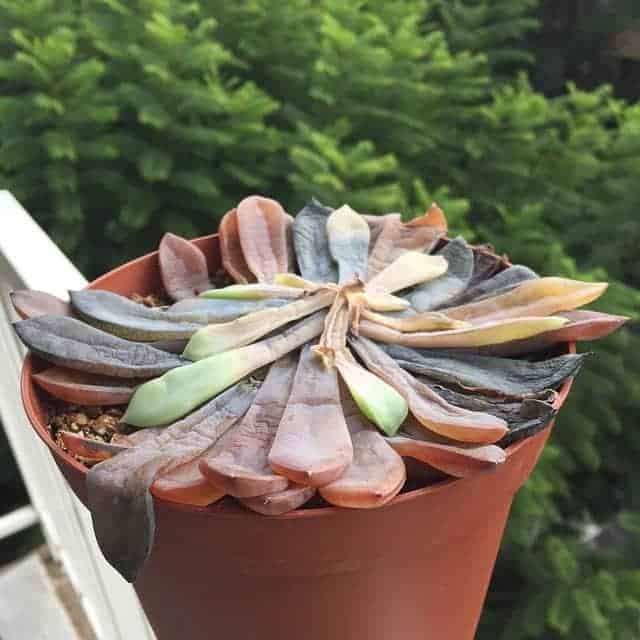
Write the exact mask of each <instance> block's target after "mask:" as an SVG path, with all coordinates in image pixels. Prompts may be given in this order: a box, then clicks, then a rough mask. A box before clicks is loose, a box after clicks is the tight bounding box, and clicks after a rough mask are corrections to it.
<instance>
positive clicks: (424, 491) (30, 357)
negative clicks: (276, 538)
mask: <svg viewBox="0 0 640 640" xmlns="http://www.w3.org/2000/svg"><path fill="white" fill-rule="evenodd" d="M217 235H218V234H210V235H207V236H201V237H198V238H194V239H193V240H192V241H193V242H195V241H206V240H210V239H213V238H216V237H217ZM157 253H158V252H157V251H152V252H150V253H147V254H144V255H142V256H139V257H138V258H134V259H133V260H130V261H129V262H125V263H124V264H122V265H120V266H118V267H116V268H115V269H112V270H111V271H108V272H107V273H105V274H103V275H101V276H99V277H98V278H96V279H95V280H93V281H91V282H89V283H88V284H87V287H86V288H87V289H100V288H101V287H100V285H101V283H102V281H103V280H104V279H106V278H107V277H112V276H113V275H114V274H117V273H118V272H120V271H124V270H126V269H130V268H132V267H134V265H136V264H137V263H139V262H143V261H144V260H148V259H149V258H150V257H151V256H153V255H155V254H157ZM565 344H566V353H571V354H573V353H576V343H575V342H568V343H565ZM33 368H34V354H32V353H31V352H30V351H29V352H28V353H27V355H26V357H25V359H24V362H23V365H22V371H21V373H20V395H21V399H22V406H23V408H24V411H25V414H26V415H27V418H28V419H29V422H30V424H31V426H32V428H33V430H34V431H35V432H36V434H37V435H38V437H39V438H40V439H41V440H42V441H43V442H44V443H45V444H46V445H47V447H48V448H49V450H50V451H51V453H52V454H53V455H54V457H56V458H58V460H59V461H61V462H62V463H64V465H65V466H68V467H71V468H72V469H74V470H75V471H77V472H79V473H80V474H81V475H82V476H83V477H86V475H87V472H88V468H87V467H85V466H84V465H83V464H81V463H80V462H78V461H77V460H76V459H75V458H74V457H73V456H71V455H70V454H69V453H67V452H65V451H63V450H62V449H61V448H60V447H58V446H57V445H56V443H55V442H54V441H53V440H52V438H51V436H50V434H49V432H48V429H47V425H46V424H44V423H43V422H40V421H39V420H38V419H37V417H36V415H35V413H34V411H33V404H32V403H31V402H26V401H25V400H26V398H29V397H30V396H31V395H32V394H33V393H37V391H36V386H35V383H34V382H33V380H32V373H33ZM572 385H573V378H569V379H568V380H567V381H566V382H564V383H563V384H562V386H561V387H560V389H559V390H558V392H557V397H556V399H555V401H554V402H553V407H554V408H555V409H556V410H560V408H561V407H562V405H563V404H564V402H565V400H566V399H567V396H568V395H569V391H570V390H571V386H572ZM554 419H555V418H552V419H551V420H550V421H549V423H548V424H547V425H546V426H545V427H544V429H541V430H540V431H539V432H537V433H536V434H533V435H531V436H528V437H526V438H523V439H522V440H519V441H518V442H514V443H513V444H510V445H509V446H508V447H507V448H506V449H505V453H506V456H507V460H506V461H505V462H504V463H502V464H507V463H508V460H509V458H511V456H512V455H513V454H514V453H516V452H517V451H519V450H520V449H521V448H522V447H524V446H526V445H527V443H529V441H530V440H531V439H532V438H534V437H535V436H536V435H537V434H538V433H543V432H544V431H546V430H548V429H550V428H551V427H552V426H553V422H554ZM491 471H492V469H485V470H482V471H479V472H478V474H481V473H491ZM475 475H476V474H474V476H475ZM461 480H464V478H448V479H446V480H441V481H439V482H436V483H434V484H431V485H428V486H426V487H421V488H419V489H413V490H411V491H407V492H406V493H401V494H398V495H397V496H396V497H395V498H393V499H392V500H390V501H389V502H388V503H387V504H385V505H383V506H382V507H378V509H385V508H390V507H393V506H394V505H397V504H401V503H404V502H409V501H412V500H416V499H418V498H419V497H421V496H425V495H428V494H431V493H435V492H438V491H443V490H445V489H446V488H448V487H449V486H450V485H452V484H454V483H456V482H460V481H461ZM153 501H154V503H156V502H158V503H161V504H162V505H163V507H165V508H171V509H176V510H178V511H186V512H191V513H200V514H202V515H209V516H214V515H215V516H216V517H219V516H232V517H260V518H269V519H277V520H294V519H298V518H317V517H328V516H331V515H334V514H337V513H343V512H344V511H345V509H344V508H342V507H334V506H331V507H317V508H313V509H295V510H294V511H290V512H288V513H284V514H282V515H277V516H265V515H260V514H256V513H254V512H252V511H250V510H248V509H238V510H231V509H229V510H219V511H212V510H211V509H210V507H198V506H194V505H188V504H181V503H177V502H171V501H169V500H163V499H162V498H157V497H156V496H153ZM353 511H357V510H355V509H354V510H353Z"/></svg>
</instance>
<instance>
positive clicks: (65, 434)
mask: <svg viewBox="0 0 640 640" xmlns="http://www.w3.org/2000/svg"><path fill="white" fill-rule="evenodd" d="M60 436H61V437H62V442H64V446H65V447H67V449H68V450H69V452H70V453H72V454H73V455H76V456H82V457H83V458H88V459H89V460H107V459H108V458H111V457H113V456H115V455H116V454H118V453H121V452H122V451H125V450H126V449H128V448H129V447H128V446H125V445H122V444H112V443H110V442H104V441H103V440H94V439H92V438H86V437H84V436H81V435H78V434H77V433H73V432H72V431H60Z"/></svg>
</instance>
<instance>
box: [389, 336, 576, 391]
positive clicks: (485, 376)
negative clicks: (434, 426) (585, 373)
mask: <svg viewBox="0 0 640 640" xmlns="http://www.w3.org/2000/svg"><path fill="white" fill-rule="evenodd" d="M384 350H385V351H386V352H387V353H388V354H389V355H390V356H391V357H392V358H393V359H394V360H395V361H396V362H397V363H398V364H399V365H400V366H401V367H402V368H403V369H407V370H408V371H411V372H412V373H417V374H419V375H423V376H425V377H426V378H427V379H428V380H431V381H434V382H440V383H442V384H445V385H447V386H449V385H451V386H454V387H457V388H462V389H465V390H467V391H472V392H480V393H485V392H486V393H491V394H495V395H498V396H504V397H512V398H522V397H527V396H532V395H535V394H538V393H540V392H542V391H545V390H546V389H554V388H556V387H558V386H559V385H560V384H562V383H563V382H564V381H565V380H566V379H567V378H570V377H571V376H575V375H576V374H577V373H578V371H579V370H580V367H581V366H582V363H583V362H584V359H585V358H586V357H587V355H588V354H584V353H583V354H580V355H573V354H570V355H564V356H558V357H556V358H550V359H548V360H542V361H535V362H528V361H526V360H511V359H509V358H495V357H491V356H484V355H475V354H467V353H456V352H455V351H436V350H433V351H432V350H424V351H421V350H418V349H410V348H407V347H401V346H397V345H389V346H385V347H384Z"/></svg>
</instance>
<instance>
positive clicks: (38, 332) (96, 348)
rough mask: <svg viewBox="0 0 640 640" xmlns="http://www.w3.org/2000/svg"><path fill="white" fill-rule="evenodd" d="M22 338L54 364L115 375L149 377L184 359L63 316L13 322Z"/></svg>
mask: <svg viewBox="0 0 640 640" xmlns="http://www.w3.org/2000/svg"><path fill="white" fill-rule="evenodd" d="M13 326H14V329H15V330H16V333H17V334H18V337H19V338H20V340H22V342H23V343H24V344H25V346H27V347H28V348H29V349H31V350H32V351H33V352H34V353H36V354H37V355H39V356H40V357H41V358H44V359H45V360H47V361H49V362H52V363H53V364H57V365H60V366H62V367H68V368H70V369H78V370H79V371H88V372H89V373H99V374H105V375H109V376H115V377H118V378H150V377H152V376H158V375H161V374H163V373H165V372H166V371H170V370H171V369H175V368H176V367H181V366H182V365H184V364H186V363H187V361H186V360H183V359H182V358H180V357H178V356H176V355H174V354H171V353H167V352H165V351H160V350H159V349H154V348H153V347H151V346H149V345H146V344H142V343H139V342H130V341H129V340H124V339H123V338H118V337H116V336H113V335H111V334H109V333H105V332H104V331H100V330H99V329H96V328H94V327H91V326H89V325H87V324H85V323H84V322H81V321H80V320H76V319H74V318H67V317H62V316H41V317H40V318H31V319H29V320H21V321H20V322H16V323H14V325H13Z"/></svg>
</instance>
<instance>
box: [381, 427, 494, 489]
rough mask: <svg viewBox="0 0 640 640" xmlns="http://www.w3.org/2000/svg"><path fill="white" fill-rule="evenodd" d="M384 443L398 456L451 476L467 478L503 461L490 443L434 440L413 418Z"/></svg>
mask: <svg viewBox="0 0 640 640" xmlns="http://www.w3.org/2000/svg"><path fill="white" fill-rule="evenodd" d="M387 442H388V443H389V444H390V445H391V446H392V447H393V449H394V450H395V451H396V452H397V453H398V454H399V455H401V456H403V457H406V458H413V459H414V460H419V461H420V462H423V463H425V464H427V465H429V466H431V467H434V468H435V469H439V470H440V471H443V472H444V473H446V474H447V475H450V476H453V477H454V478H466V477H467V476H470V475H473V474H474V473H477V472H478V471H482V470H483V469H487V468H490V467H493V466H495V465H496V464H500V463H502V462H504V461H505V460H506V454H505V452H504V451H503V450H502V449H501V448H500V447H498V446H496V445H493V444H489V445H481V446H478V445H469V444H460V443H453V442H450V443H444V442H438V441H434V440H433V439H431V438H430V437H429V434H428V433H425V431H424V429H422V428H421V427H420V426H419V425H417V424H416V423H412V421H408V423H407V425H406V427H405V429H403V430H402V431H401V432H400V433H399V434H398V435H397V436H394V437H392V438H387Z"/></svg>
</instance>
